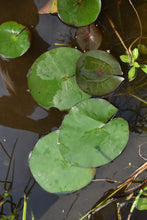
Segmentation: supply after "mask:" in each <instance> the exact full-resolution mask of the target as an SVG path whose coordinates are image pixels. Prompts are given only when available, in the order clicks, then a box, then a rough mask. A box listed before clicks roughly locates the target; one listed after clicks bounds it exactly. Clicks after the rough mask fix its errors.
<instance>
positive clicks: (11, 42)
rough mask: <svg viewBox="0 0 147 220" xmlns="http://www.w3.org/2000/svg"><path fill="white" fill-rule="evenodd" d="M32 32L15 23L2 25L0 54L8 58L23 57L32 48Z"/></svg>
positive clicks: (0, 27) (10, 22)
mask: <svg viewBox="0 0 147 220" xmlns="http://www.w3.org/2000/svg"><path fill="white" fill-rule="evenodd" d="M30 44H31V39H30V31H29V30H28V28H26V27H25V26H23V25H21V24H18V23H17V22H14V21H8V22H5V23H3V24H1V25H0V54H1V55H2V56H3V57H6V58H15V57H19V56H22V55H23V54H24V53H25V52H26V51H27V50H28V49H29V47H30Z"/></svg>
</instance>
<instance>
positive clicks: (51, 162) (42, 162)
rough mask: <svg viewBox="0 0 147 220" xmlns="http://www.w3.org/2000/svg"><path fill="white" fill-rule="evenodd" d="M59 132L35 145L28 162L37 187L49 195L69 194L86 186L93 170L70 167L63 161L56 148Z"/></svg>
mask: <svg viewBox="0 0 147 220" xmlns="http://www.w3.org/2000/svg"><path fill="white" fill-rule="evenodd" d="M58 134H59V131H54V132H51V133H50V134H48V135H46V136H44V137H43V138H42V139H40V140H39V141H38V142H37V144H36V145H35V147H34V149H33V151H32V153H31V156H30V160H29V165H30V169H31V172H32V174H33V176H34V178H35V180H36V181H37V182H38V183H39V185H40V186H41V187H42V188H43V189H45V190H46V191H48V192H51V193H70V192H74V191H76V190H79V189H81V188H82V187H84V186H86V185H87V184H88V183H89V182H90V181H91V180H92V179H93V177H94V175H95V169H92V168H80V167H76V166H72V165H71V164H70V163H68V162H67V161H65V160H64V158H63V157H62V155H61V153H60V151H59V148H58V146H57V142H58Z"/></svg>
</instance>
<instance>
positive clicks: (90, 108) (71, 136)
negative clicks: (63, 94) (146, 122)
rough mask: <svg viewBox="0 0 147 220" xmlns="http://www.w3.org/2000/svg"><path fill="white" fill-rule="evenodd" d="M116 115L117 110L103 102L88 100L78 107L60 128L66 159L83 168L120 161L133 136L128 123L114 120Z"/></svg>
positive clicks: (60, 140)
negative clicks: (118, 159) (119, 157)
mask: <svg viewBox="0 0 147 220" xmlns="http://www.w3.org/2000/svg"><path fill="white" fill-rule="evenodd" d="M116 112H117V108H116V107H114V106H113V105H111V104H110V103H109V102H107V101H105V100H103V99H88V100H85V101H83V102H81V103H79V104H78V105H77V106H74V107H73V108H72V109H71V110H70V112H69V114H68V115H66V116H65V118H64V120H63V122H62V125H61V128H60V135H59V143H60V145H59V147H60V151H61V153H62V155H63V157H64V158H65V159H66V160H67V161H69V162H70V163H72V164H74V165H76V166H81V167H97V166H101V165H103V164H106V163H108V162H110V161H112V160H113V159H114V158H116V157H117V156H118V155H119V154H120V153H121V152H122V150H123V149H124V147H125V146H126V144H127V141H128V136H129V130H128V123H127V122H126V121H125V120H124V119H122V118H115V119H113V120H110V119H111V117H112V116H113V115H114V114H115V113H116ZM109 120H110V121H109Z"/></svg>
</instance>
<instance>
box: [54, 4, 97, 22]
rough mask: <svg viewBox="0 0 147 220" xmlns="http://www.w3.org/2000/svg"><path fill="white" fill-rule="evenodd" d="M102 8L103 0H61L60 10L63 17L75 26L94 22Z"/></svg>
mask: <svg viewBox="0 0 147 220" xmlns="http://www.w3.org/2000/svg"><path fill="white" fill-rule="evenodd" d="M100 10H101V0H60V1H58V12H59V16H60V17H61V19H62V20H63V21H64V22H66V23H68V24H72V25H75V26H86V25H88V24H91V23H93V22H94V21H95V20H96V19H97V17H98V15H99V13H100Z"/></svg>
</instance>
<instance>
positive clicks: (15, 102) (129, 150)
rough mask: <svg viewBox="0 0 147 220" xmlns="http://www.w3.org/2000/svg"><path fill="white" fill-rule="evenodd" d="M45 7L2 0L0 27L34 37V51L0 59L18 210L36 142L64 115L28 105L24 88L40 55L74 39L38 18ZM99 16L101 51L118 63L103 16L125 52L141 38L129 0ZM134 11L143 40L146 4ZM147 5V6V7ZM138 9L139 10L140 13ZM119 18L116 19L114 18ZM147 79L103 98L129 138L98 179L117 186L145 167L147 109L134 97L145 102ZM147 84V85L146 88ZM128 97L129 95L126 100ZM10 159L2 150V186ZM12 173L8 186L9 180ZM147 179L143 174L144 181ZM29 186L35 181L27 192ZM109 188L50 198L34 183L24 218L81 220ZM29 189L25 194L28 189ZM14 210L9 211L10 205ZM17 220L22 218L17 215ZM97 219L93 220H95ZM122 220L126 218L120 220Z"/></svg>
mask: <svg viewBox="0 0 147 220" xmlns="http://www.w3.org/2000/svg"><path fill="white" fill-rule="evenodd" d="M45 2H47V1H45V0H34V1H33V0H0V24H1V23H3V22H5V21H9V20H12V21H17V22H19V23H21V24H23V25H26V26H27V27H28V28H29V29H30V31H31V34H32V45H31V48H30V49H29V50H28V52H27V53H26V54H24V55H23V56H22V57H19V58H16V59H11V60H4V59H2V58H0V142H1V143H2V144H3V146H4V147H5V149H6V150H7V151H8V152H9V154H11V152H12V148H13V145H14V143H15V142H16V140H17V142H16V147H15V151H14V155H13V161H14V160H15V164H14V179H13V181H12V182H13V186H12V189H11V191H10V193H11V196H12V200H11V204H12V202H13V203H14V204H17V203H18V201H19V200H20V198H23V194H24V189H25V187H26V185H27V183H28V181H29V179H30V177H32V175H31V173H30V170H29V166H28V157H29V153H30V152H31V150H32V149H33V147H34V145H35V143H36V142H37V141H38V139H39V138H40V137H41V136H43V135H45V134H47V133H49V132H51V131H53V130H55V129H57V128H58V127H60V124H61V122H62V120H63V117H64V115H65V112H60V111H59V110H57V109H55V108H52V109H50V110H45V109H43V108H42V107H40V106H39V105H37V103H36V102H35V101H34V100H33V99H32V97H31V95H30V94H29V92H28V87H27V73H28V70H29V68H30V67H31V65H32V64H33V62H34V61H35V59H36V58H37V57H38V56H39V55H41V54H42V53H43V52H45V51H47V50H50V49H52V48H54V47H56V46H55V43H71V45H72V46H73V47H74V46H76V42H75V40H74V34H75V32H76V28H72V27H70V26H68V25H65V24H63V23H62V22H61V21H60V20H59V18H58V17H57V16H56V15H49V14H47V15H38V13H37V12H38V10H39V9H40V8H41V7H42V6H43V4H44V3H45ZM102 2H103V10H102V12H101V14H100V16H99V19H98V20H97V22H96V23H97V24H98V25H99V27H100V29H101V31H102V32H103V39H104V40H103V43H102V46H101V49H104V50H110V51H111V53H112V54H113V55H114V56H116V58H118V57H119V55H121V54H123V53H124V49H123V47H122V46H121V44H120V41H119V40H118V38H117V37H116V35H115V33H114V31H113V30H112V28H111V27H110V25H109V23H108V20H107V18H106V16H105V14H104V13H106V14H107V15H108V16H109V17H111V19H112V20H113V22H114V23H115V25H116V28H117V30H118V31H119V32H120V33H121V36H122V37H123V39H124V41H125V43H126V45H127V46H129V44H130V42H132V41H133V40H134V39H135V38H136V37H137V36H138V35H139V28H138V22H137V19H136V16H135V14H134V12H133V11H132V9H131V7H130V5H129V4H128V1H127V0H124V1H123V3H122V5H121V9H120V11H119V5H118V4H116V3H117V2H120V1H115V0H113V1H108V0H104V1H102ZM134 2H135V3H136V4H135V6H136V7H138V10H140V11H141V14H140V15H141V19H142V23H143V31H144V35H146V34H147V30H146V25H145V20H146V14H147V13H146V12H147V10H145V8H147V7H146V6H143V7H142V5H143V4H144V5H145V1H141V0H140V1H134ZM146 5H147V3H146ZM141 7H142V8H141ZM119 15H121V16H120V19H118V17H119ZM122 69H123V72H124V73H127V72H128V67H127V65H122ZM146 82H147V77H146V75H145V74H143V73H142V72H141V71H140V72H139V73H138V77H137V78H136V80H135V81H133V82H132V83H128V81H127V79H126V80H125V81H124V82H123V84H122V85H121V87H120V88H119V89H118V90H117V91H116V92H115V93H114V94H111V95H109V96H107V97H106V98H107V99H108V100H109V101H111V103H112V104H114V105H115V106H117V107H118V108H119V111H118V114H117V116H120V117H123V118H124V119H126V120H127V121H128V122H129V126H130V138H129V141H128V144H127V146H126V148H125V150H124V151H123V153H122V154H121V155H120V156H119V157H117V158H116V159H115V160H114V161H113V162H111V163H109V164H107V165H105V166H102V167H100V168H97V172H96V178H97V179H103V178H110V179H115V180H119V181H123V180H125V178H127V177H128V176H129V175H130V174H131V173H132V172H133V171H134V170H135V169H137V167H138V166H140V165H141V164H143V163H144V160H143V159H142V158H141V157H140V156H139V153H138V147H139V145H140V144H142V143H145V144H144V148H143V151H144V152H143V153H144V156H145V157H146V158H147V150H146V149H147V107H146V104H144V103H143V102H140V101H139V100H137V99H135V98H133V97H132V96H131V95H130V94H134V95H136V96H138V97H140V98H142V99H144V100H146V101H147V83H146ZM145 83H146V84H145ZM128 93H130V94H128ZM8 164H9V159H8V157H7V156H6V154H5V153H4V151H3V150H2V148H0V181H2V180H4V179H5V176H6V173H7V170H8ZM12 167H13V163H12V166H11V169H10V175H9V178H8V180H11V176H12ZM144 178H147V175H146V173H144V175H143V179H144ZM32 183H33V178H32V179H31V182H30V183H29V187H30V186H31V184H32ZM115 186H116V185H112V184H110V183H108V182H105V181H104V182H95V181H94V182H92V183H90V184H89V185H88V186H87V187H85V188H84V189H82V190H79V191H78V192H75V193H72V194H69V195H60V196H58V195H54V194H50V193H47V192H45V191H44V190H43V189H41V188H40V186H39V185H38V184H37V183H36V184H35V185H34V187H33V189H32V190H31V193H30V194H29V200H28V216H27V220H30V219H31V211H32V212H33V213H34V216H35V220H63V219H67V220H78V219H79V218H80V217H81V216H82V215H84V214H85V213H86V212H87V211H88V210H89V209H90V208H91V207H92V206H93V205H94V204H95V203H96V202H97V201H98V200H99V199H100V197H101V196H103V194H104V193H105V192H106V191H107V190H109V189H111V188H114V187H115ZM3 187H4V184H3V183H1V182H0V194H3V193H4V189H3ZM29 187H28V188H29ZM14 204H13V205H14ZM1 213H5V214H7V215H8V214H10V213H11V205H10V204H9V203H8V204H7V205H6V206H5V208H4V210H1ZM108 213H109V214H108V215H107V213H105V216H104V215H103V216H102V217H101V219H102V220H103V219H106V220H107V219H108V220H111V219H116V217H115V215H114V214H113V213H112V217H111V218H110V216H111V211H110V212H108ZM18 214H19V216H18V218H17V219H21V218H22V212H21V210H20V211H19V212H18ZM145 214H146V213H145V212H137V211H136V212H135V214H134V215H133V216H132V219H134V220H144V219H146V217H145ZM95 219H96V218H95ZM101 219H100V218H99V220H101ZM125 219H126V216H125V217H124V220H125Z"/></svg>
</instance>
